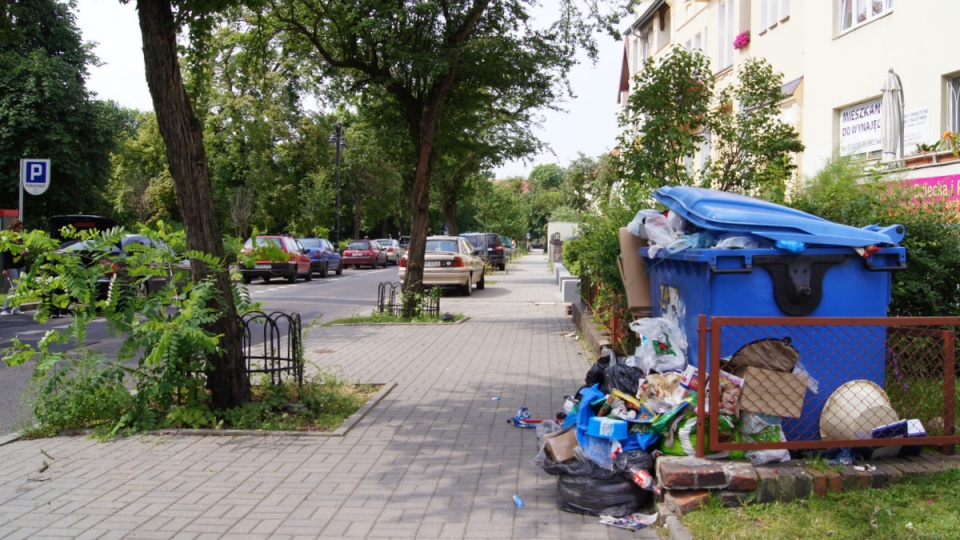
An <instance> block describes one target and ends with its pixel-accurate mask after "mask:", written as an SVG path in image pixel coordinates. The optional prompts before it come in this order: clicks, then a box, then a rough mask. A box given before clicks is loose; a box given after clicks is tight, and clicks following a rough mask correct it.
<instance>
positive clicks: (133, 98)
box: [76, 0, 623, 179]
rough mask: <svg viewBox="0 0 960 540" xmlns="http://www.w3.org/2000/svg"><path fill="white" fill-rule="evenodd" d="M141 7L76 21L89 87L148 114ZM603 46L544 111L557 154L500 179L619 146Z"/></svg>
mask: <svg viewBox="0 0 960 540" xmlns="http://www.w3.org/2000/svg"><path fill="white" fill-rule="evenodd" d="M135 4H136V2H133V1H131V2H129V3H127V4H125V5H124V4H121V3H120V2H119V1H118V0H79V1H78V2H77V6H78V10H77V12H76V17H77V26H78V27H79V28H80V32H81V33H82V35H83V40H84V41H85V42H96V43H97V46H96V47H95V48H94V53H95V54H96V55H97V56H98V57H99V58H100V61H101V62H102V63H103V65H102V66H100V67H91V68H90V77H89V78H88V80H87V89H88V90H90V91H92V92H95V93H96V94H97V97H98V98H99V99H104V100H107V99H110V100H113V101H115V102H117V103H118V104H119V105H120V106H122V107H128V108H132V109H139V110H144V111H146V110H152V109H153V102H152V101H151V99H150V92H149V91H148V90H147V82H146V79H145V76H144V70H143V52H142V47H141V39H140V26H139V23H138V21H137V14H136V11H135V9H134V6H135ZM598 43H599V46H600V55H599V59H598V61H597V63H596V65H594V64H592V63H591V62H590V61H589V60H588V59H586V58H585V57H583V58H582V61H581V63H580V64H579V65H577V66H576V67H574V68H573V69H572V70H571V71H570V73H569V78H570V82H571V86H572V88H573V92H574V94H575V95H576V98H575V99H573V100H569V101H567V102H564V103H562V104H561V107H562V108H563V109H565V112H556V111H544V112H543V113H542V116H543V122H542V127H541V128H539V129H536V130H535V134H536V135H537V136H538V137H539V138H540V139H541V140H543V141H544V142H546V143H547V144H548V145H549V146H550V147H551V149H552V150H553V153H550V152H545V153H542V154H539V155H536V156H533V157H531V158H530V160H529V162H527V163H525V162H523V161H515V162H510V163H507V164H505V165H504V166H503V167H500V168H499V169H497V170H496V171H495V173H496V176H497V178H501V179H502V178H510V177H514V176H522V177H527V175H528V174H529V173H530V171H531V170H532V169H533V167H534V166H536V165H540V164H549V163H556V164H558V165H560V166H561V167H566V166H567V165H569V164H570V162H571V161H573V160H575V159H577V156H578V153H579V152H582V153H583V154H584V155H586V156H588V157H592V158H596V157H599V156H600V155H601V154H604V153H606V152H609V151H610V150H612V149H613V148H614V146H615V145H616V139H617V134H618V127H617V112H618V111H619V105H618V104H617V95H618V93H617V89H618V86H619V80H620V66H621V63H622V61H623V45H622V44H621V43H620V42H617V41H615V40H614V39H613V38H611V37H609V36H599V37H598Z"/></svg>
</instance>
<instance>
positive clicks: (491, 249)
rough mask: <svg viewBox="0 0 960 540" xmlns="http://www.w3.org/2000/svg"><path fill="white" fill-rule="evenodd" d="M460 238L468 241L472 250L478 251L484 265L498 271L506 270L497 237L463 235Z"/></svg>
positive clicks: (487, 234) (477, 234)
mask: <svg viewBox="0 0 960 540" xmlns="http://www.w3.org/2000/svg"><path fill="white" fill-rule="evenodd" d="M460 236H462V237H463V238H466V239H467V240H469V241H470V243H471V244H473V247H474V248H476V249H478V250H480V257H481V258H482V259H483V262H484V263H486V264H489V265H490V266H492V267H494V268H496V269H498V270H506V269H507V259H506V257H505V256H504V252H503V243H502V242H500V237H499V236H497V235H496V234H494V233H463V234H461V235H460Z"/></svg>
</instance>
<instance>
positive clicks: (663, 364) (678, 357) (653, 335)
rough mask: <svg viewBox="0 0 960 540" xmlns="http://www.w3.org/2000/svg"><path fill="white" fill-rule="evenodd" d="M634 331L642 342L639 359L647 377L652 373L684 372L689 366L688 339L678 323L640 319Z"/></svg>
mask: <svg viewBox="0 0 960 540" xmlns="http://www.w3.org/2000/svg"><path fill="white" fill-rule="evenodd" d="M630 330H633V331H634V332H636V333H637V334H638V335H639V336H640V337H641V340H642V344H641V345H640V346H639V347H637V352H636V354H635V356H636V357H637V366H636V367H638V368H640V369H641V370H643V373H644V375H648V374H649V373H650V372H651V371H656V372H657V373H666V372H668V371H683V369H684V368H685V367H686V365H687V338H686V336H684V335H683V330H681V329H680V327H679V326H677V324H676V323H674V322H673V321H670V320H668V319H664V318H662V317H657V318H644V319H637V320H635V321H633V322H631V323H630Z"/></svg>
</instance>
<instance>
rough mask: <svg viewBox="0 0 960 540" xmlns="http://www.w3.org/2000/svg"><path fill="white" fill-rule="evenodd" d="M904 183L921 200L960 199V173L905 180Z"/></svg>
mask: <svg viewBox="0 0 960 540" xmlns="http://www.w3.org/2000/svg"><path fill="white" fill-rule="evenodd" d="M903 184H904V185H906V186H909V187H910V189H911V190H912V191H913V196H914V197H916V198H917V199H920V200H930V199H935V200H947V201H957V200H960V174H950V175H947V176H932V177H930V178H915V179H913V180H903Z"/></svg>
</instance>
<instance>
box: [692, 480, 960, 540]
mask: <svg viewBox="0 0 960 540" xmlns="http://www.w3.org/2000/svg"><path fill="white" fill-rule="evenodd" d="M958 483H960V468H957V469H949V470H946V471H944V472H943V473H941V474H931V475H918V476H911V477H908V478H907V479H904V480H902V481H901V482H899V483H897V484H894V485H892V486H888V487H887V488H884V489H879V490H874V489H865V490H856V491H848V492H843V493H830V494H828V495H827V496H826V497H813V498H810V499H802V500H797V501H794V502H791V503H787V504H779V503H775V504H768V505H748V506H744V507H741V508H732V509H731V508H722V507H721V506H720V505H719V503H713V504H707V505H706V507H705V508H704V509H702V510H698V511H696V512H692V513H690V514H687V515H686V516H684V517H683V524H684V525H685V526H686V527H687V528H689V530H690V532H691V533H692V535H693V537H694V538H727V539H757V540H760V539H763V540H769V539H779V538H784V539H786V538H790V539H793V538H797V539H800V538H803V539H808V538H830V539H856V540H862V539H864V538H870V539H890V540H894V539H899V538H958V537H960V533H958V531H960V513H958V512H957V508H958V506H960V490H957V488H956V486H957V485H958Z"/></svg>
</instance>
